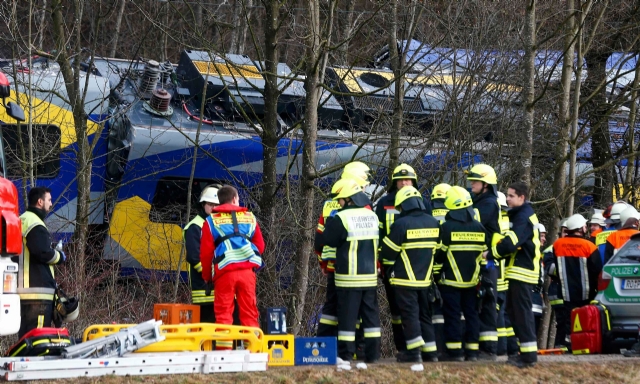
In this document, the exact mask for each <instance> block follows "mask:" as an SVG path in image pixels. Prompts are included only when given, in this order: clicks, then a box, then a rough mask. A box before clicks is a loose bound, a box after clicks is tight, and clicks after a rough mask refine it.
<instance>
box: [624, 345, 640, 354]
mask: <svg viewBox="0 0 640 384" xmlns="http://www.w3.org/2000/svg"><path fill="white" fill-rule="evenodd" d="M622 354H623V355H624V356H625V357H639V356H640V342H638V343H635V344H634V345H633V347H631V349H627V350H626V351H624V353H622Z"/></svg>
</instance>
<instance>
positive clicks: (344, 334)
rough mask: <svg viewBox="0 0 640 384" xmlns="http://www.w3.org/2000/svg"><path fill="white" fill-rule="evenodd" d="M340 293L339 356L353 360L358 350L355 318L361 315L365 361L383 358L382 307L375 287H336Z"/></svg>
mask: <svg viewBox="0 0 640 384" xmlns="http://www.w3.org/2000/svg"><path fill="white" fill-rule="evenodd" d="M336 291H337V296H338V356H339V357H340V358H341V359H343V360H351V359H352V358H353V354H354V353H355V351H356V322H357V321H358V314H360V316H361V318H362V323H361V324H362V325H361V328H362V330H363V332H364V344H365V349H364V352H365V361H368V362H372V361H375V360H378V359H379V358H380V310H379V307H378V295H377V292H376V289H375V288H371V289H343V288H339V287H338V288H337V289H336Z"/></svg>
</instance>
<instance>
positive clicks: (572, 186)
mask: <svg viewBox="0 0 640 384" xmlns="http://www.w3.org/2000/svg"><path fill="white" fill-rule="evenodd" d="M586 12H588V9H582V10H581V12H580V17H579V18H578V20H579V26H578V39H577V48H578V63H577V65H578V67H577V68H576V85H575V91H574V94H573V107H572V109H573V111H572V112H571V138H570V142H571V158H570V162H569V196H568V198H567V209H566V217H568V216H570V215H572V214H573V206H574V204H575V198H576V165H577V155H578V154H577V151H578V118H579V113H580V91H581V88H582V66H583V65H584V41H583V31H584V18H585V14H586Z"/></svg>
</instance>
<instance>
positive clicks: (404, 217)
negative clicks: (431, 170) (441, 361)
mask: <svg viewBox="0 0 640 384" xmlns="http://www.w3.org/2000/svg"><path fill="white" fill-rule="evenodd" d="M395 207H396V209H397V210H398V211H399V212H400V217H398V219H396V221H395V222H394V223H393V225H392V226H391V232H389V235H387V236H386V237H385V238H384V240H383V241H382V245H381V249H382V250H381V253H380V258H381V259H382V263H383V266H384V269H385V276H389V281H390V283H391V285H392V286H393V287H394V290H395V294H396V295H395V297H396V300H397V303H398V307H399V309H400V316H401V318H402V328H403V331H404V338H405V342H406V350H404V351H403V352H401V353H400V354H399V355H398V358H397V360H398V362H405V363H421V362H422V361H423V360H425V361H430V362H435V361H438V357H437V356H438V350H437V347H436V341H435V340H436V339H435V334H434V331H433V325H432V323H431V314H432V304H431V303H432V301H435V299H436V296H437V294H436V293H435V287H433V286H432V278H433V277H432V269H433V254H434V252H435V250H436V248H437V247H438V246H439V243H440V226H439V223H438V221H437V220H436V219H434V218H433V217H432V216H431V215H428V214H427V213H426V212H424V208H425V207H424V204H423V199H422V195H420V192H418V190H417V189H416V188H414V187H412V186H406V187H403V188H402V189H400V190H399V191H398V193H396V200H395Z"/></svg>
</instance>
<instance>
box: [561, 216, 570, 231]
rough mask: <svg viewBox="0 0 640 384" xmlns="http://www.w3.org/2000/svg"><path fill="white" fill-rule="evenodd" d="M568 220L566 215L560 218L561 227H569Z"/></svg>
mask: <svg viewBox="0 0 640 384" xmlns="http://www.w3.org/2000/svg"><path fill="white" fill-rule="evenodd" d="M567 220H569V218H568V217H565V218H564V219H562V220H560V228H562V227H565V228H567Z"/></svg>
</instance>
